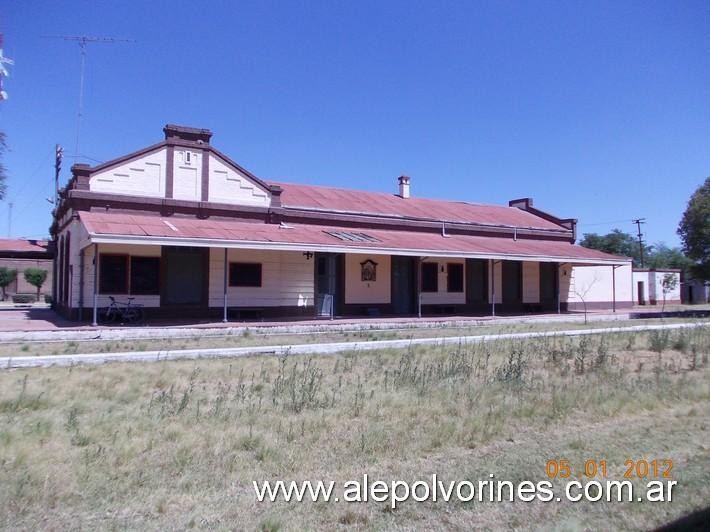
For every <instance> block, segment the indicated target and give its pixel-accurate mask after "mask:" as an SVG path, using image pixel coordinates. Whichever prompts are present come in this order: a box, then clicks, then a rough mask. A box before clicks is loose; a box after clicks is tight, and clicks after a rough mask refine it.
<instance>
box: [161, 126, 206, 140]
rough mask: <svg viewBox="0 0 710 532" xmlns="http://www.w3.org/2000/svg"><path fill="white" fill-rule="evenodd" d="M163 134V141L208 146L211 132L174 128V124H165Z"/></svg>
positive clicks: (199, 129) (195, 128) (193, 128)
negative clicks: (179, 141) (180, 141)
mask: <svg viewBox="0 0 710 532" xmlns="http://www.w3.org/2000/svg"><path fill="white" fill-rule="evenodd" d="M163 132H164V133H165V140H173V141H175V140H182V141H187V142H193V143H195V144H209V143H210V138H211V137H212V132H211V131H210V130H209V129H201V128H197V127H187V126H176V125H175V124H167V125H166V126H165V127H164V128H163Z"/></svg>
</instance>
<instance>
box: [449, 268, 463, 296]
mask: <svg viewBox="0 0 710 532" xmlns="http://www.w3.org/2000/svg"><path fill="white" fill-rule="evenodd" d="M446 269H447V271H448V272H449V275H448V276H447V278H446V291H447V292H463V264H459V263H456V262H450V263H449V264H447V265H446Z"/></svg>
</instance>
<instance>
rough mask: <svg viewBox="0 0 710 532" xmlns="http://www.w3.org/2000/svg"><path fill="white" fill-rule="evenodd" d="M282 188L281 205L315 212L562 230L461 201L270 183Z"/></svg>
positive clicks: (521, 214) (518, 212)
mask: <svg viewBox="0 0 710 532" xmlns="http://www.w3.org/2000/svg"><path fill="white" fill-rule="evenodd" d="M271 184H272V185H278V186H280V187H281V188H283V192H282V193H281V204H282V205H283V206H284V207H287V208H288V207H290V208H299V207H300V208H306V209H319V210H327V211H340V212H349V213H356V214H374V215H378V216H397V217H403V218H418V219H425V220H437V221H448V222H463V223H476V224H487V225H506V226H511V227H526V228H535V229H557V230H563V229H564V228H563V227H562V226H560V225H558V224H556V223H553V222H550V221H548V220H545V219H544V218H540V217H539V216H535V215H534V214H532V213H529V212H526V211H523V210H522V209H518V208H517V207H504V206H501V205H484V204H480V203H468V202H465V201H446V200H434V199H428V198H413V197H409V198H406V199H404V198H402V197H400V196H398V195H395V194H385V193H383V192H367V191H363V190H349V189H343V188H331V187H322V186H314V185H299V184H294V183H271Z"/></svg>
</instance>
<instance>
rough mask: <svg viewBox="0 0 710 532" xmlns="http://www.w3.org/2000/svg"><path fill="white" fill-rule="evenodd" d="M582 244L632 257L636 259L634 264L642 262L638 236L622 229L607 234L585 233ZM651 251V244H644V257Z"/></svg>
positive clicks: (586, 246)
mask: <svg viewBox="0 0 710 532" xmlns="http://www.w3.org/2000/svg"><path fill="white" fill-rule="evenodd" d="M579 244H580V245H581V246H584V247H585V248H590V249H597V250H599V251H604V252H606V253H611V254H612V255H620V256H622V257H631V258H632V259H633V261H634V266H639V265H640V264H641V252H640V250H639V243H638V240H636V237H634V236H633V235H630V234H629V233H625V232H623V231H622V230H620V229H614V230H612V231H611V232H610V233H607V234H606V235H599V234H597V233H585V234H584V237H583V238H582V240H581V241H580V243H579ZM650 252H651V248H650V247H649V246H646V245H644V257H646V256H647V255H648V254H649V253H650Z"/></svg>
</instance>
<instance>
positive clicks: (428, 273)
mask: <svg viewBox="0 0 710 532" xmlns="http://www.w3.org/2000/svg"><path fill="white" fill-rule="evenodd" d="M438 291H439V265H438V264H437V263H436V262H425V263H423V264H422V292H438Z"/></svg>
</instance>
